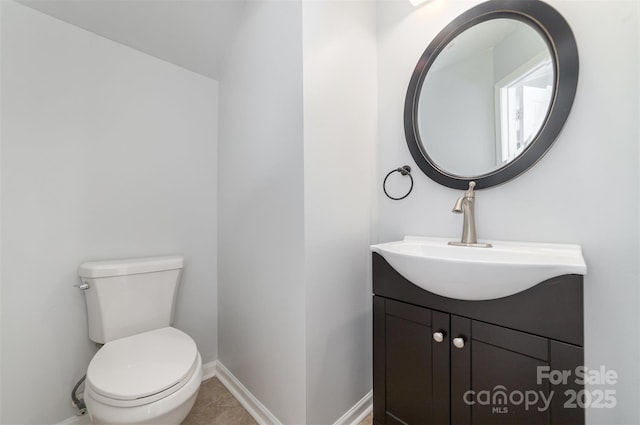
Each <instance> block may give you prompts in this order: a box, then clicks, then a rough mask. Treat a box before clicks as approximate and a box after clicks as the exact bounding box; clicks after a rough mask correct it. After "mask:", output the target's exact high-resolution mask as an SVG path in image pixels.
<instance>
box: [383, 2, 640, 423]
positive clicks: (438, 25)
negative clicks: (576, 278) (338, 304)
mask: <svg viewBox="0 0 640 425" xmlns="http://www.w3.org/2000/svg"><path fill="white" fill-rule="evenodd" d="M477 3H479V1H462V0H448V1H444V0H436V1H434V2H433V3H430V4H427V5H425V6H423V7H421V8H418V9H413V8H412V7H411V6H410V5H409V4H408V3H407V4H405V2H386V1H381V2H379V3H378V8H379V9H378V42H379V43H378V55H379V56H378V57H379V60H378V77H379V116H380V117H381V119H380V120H379V127H378V128H379V136H378V137H379V140H380V144H379V148H378V149H379V158H380V160H379V169H378V180H380V181H381V180H382V178H383V177H384V173H386V172H388V171H389V170H390V169H393V168H395V167H398V166H399V164H403V163H407V164H410V165H414V163H413V161H412V159H411V156H410V154H409V152H408V150H407V148H406V144H405V142H404V140H403V127H402V108H403V102H404V96H405V91H406V87H407V84H408V82H409V78H410V76H411V72H412V70H413V67H414V66H415V63H416V61H417V59H418V58H419V56H420V55H421V54H422V52H423V50H424V48H425V47H426V46H427V44H428V43H429V41H430V40H431V39H432V38H433V37H434V36H435V35H436V34H437V32H438V31H440V30H441V29H442V28H443V27H444V26H445V25H446V24H447V23H448V22H450V21H451V20H452V19H453V18H455V17H456V16H457V15H459V14H460V13H462V12H463V11H465V10H466V9H468V8H469V7H471V6H473V5H475V4H477ZM549 3H550V4H551V5H553V6H554V7H555V8H556V9H557V10H558V11H560V13H561V14H562V15H563V16H564V17H565V18H566V19H567V21H568V22H569V24H570V26H571V27H572V29H573V31H574V34H575V37H576V39H577V43H578V49H579V54H580V67H581V68H580V80H579V84H578V92H577V95H576V99H575V104H574V106H573V109H572V112H571V115H570V117H569V119H568V121H567V123H566V125H565V127H564V130H563V132H562V134H561V135H560V137H559V139H558V140H557V141H556V143H555V145H554V146H553V147H552V149H551V150H550V151H549V152H548V153H547V155H546V156H545V157H544V158H543V159H542V160H541V161H540V162H539V163H538V164H536V165H535V167H534V168H532V169H531V170H529V171H528V172H526V173H525V174H523V175H522V176H520V177H518V178H517V179H515V180H513V181H511V182H509V183H507V184H504V185H502V186H498V187H495V188H490V189H486V190H482V191H480V192H479V193H478V195H477V200H476V202H477V217H476V219H477V224H478V232H479V234H478V236H479V238H481V239H482V238H491V239H503V240H530V241H549V242H566V243H578V244H581V245H582V247H583V249H584V255H585V258H586V261H587V265H588V268H589V271H588V275H587V276H586V277H585V322H586V325H585V326H586V329H585V337H586V342H585V355H586V363H587V366H589V367H598V366H600V365H604V366H606V368H607V369H613V370H616V371H617V372H618V374H619V376H620V380H619V383H618V384H617V385H616V386H615V390H616V391H617V393H616V397H617V407H616V408H615V409H592V410H589V411H588V412H587V421H588V423H590V424H635V423H640V411H639V409H638V404H637V401H638V400H639V399H640V388H639V387H638V382H640V371H639V363H638V358H640V345H639V340H638V338H637V336H638V335H639V328H638V326H639V324H640V308H639V307H640V305H639V293H638V281H639V277H640V274H639V270H638V256H639V248H638V232H639V226H638V218H639V214H638V209H639V191H638V189H639V186H638V172H639V161H638V158H639V154H638V144H639V143H638V142H639V127H638V116H639V112H640V111H639V107H638V84H639V81H638V76H639V75H640V69H639V68H638V64H639V62H640V57H639V49H638V43H639V41H638V40H639V39H640V34H639V20H640V16H639V15H640V10H639V7H638V2H637V1H579V0H576V1H560V0H554V1H549ZM382 117H384V118H382ZM416 170H417V167H416ZM414 178H415V179H416V183H415V188H414V192H413V193H412V194H411V196H410V197H409V198H407V199H406V200H405V201H401V202H394V201H390V200H388V199H386V198H384V197H380V198H379V199H380V201H379V232H380V234H379V240H380V241H390V240H394V239H397V238H400V237H402V236H403V235H411V234H414V235H433V236H448V237H458V236H459V234H460V230H461V220H462V219H461V217H459V216H456V215H454V214H451V212H450V211H451V207H452V206H453V203H454V201H455V199H456V198H457V197H458V196H459V195H460V192H459V191H454V190H451V189H448V188H445V187H443V186H439V185H437V184H436V183H434V182H433V181H431V180H429V179H428V178H427V177H426V176H424V175H422V174H420V173H419V172H416V173H414Z"/></svg>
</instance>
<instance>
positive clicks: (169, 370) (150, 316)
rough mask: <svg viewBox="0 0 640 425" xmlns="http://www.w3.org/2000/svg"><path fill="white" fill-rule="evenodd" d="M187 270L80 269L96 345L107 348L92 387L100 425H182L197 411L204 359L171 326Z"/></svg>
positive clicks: (171, 260)
mask: <svg viewBox="0 0 640 425" xmlns="http://www.w3.org/2000/svg"><path fill="white" fill-rule="evenodd" d="M183 267H184V259H183V258H182V257H179V256H171V257H152V258H138V259H128V260H118V261H93V262H87V263H83V264H81V265H80V267H79V268H78V274H79V275H80V278H81V280H82V286H81V289H84V293H85V296H86V301H87V313H88V319H89V338H90V339H91V340H92V341H95V342H97V343H100V344H104V345H103V346H102V348H100V349H99V350H98V352H97V353H96V355H95V356H94V357H93V359H91V362H90V363H89V367H88V369H87V377H86V381H85V390H84V399H85V403H86V405H87V410H88V411H89V415H90V417H91V421H92V422H93V423H94V424H96V425H98V424H100V425H110V424H114V425H115V424H120V425H125V424H128V425H134V424H135V425H138V424H148V425H178V424H180V423H181V422H182V420H183V419H184V418H185V417H186V416H187V414H188V413H189V411H190V410H191V408H192V407H193V404H194V402H195V400H196V397H197V395H198V390H199V388H200V382H201V381H202V359H201V358H200V353H199V352H198V348H197V346H196V344H195V342H194V341H193V339H191V337H190V336H189V335H187V334H186V333H184V332H182V331H180V330H178V329H176V328H173V327H171V324H172V323H173V315H174V309H175V308H174V307H175V300H176V294H177V292H178V291H177V290H178V284H179V282H180V277H181V275H182V269H183Z"/></svg>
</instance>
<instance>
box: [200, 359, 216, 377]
mask: <svg viewBox="0 0 640 425" xmlns="http://www.w3.org/2000/svg"><path fill="white" fill-rule="evenodd" d="M217 365H218V361H217V360H214V361H212V362H209V363H205V364H203V365H202V380H203V381H206V380H207V379H209V378H213V377H214V376H216V366H217Z"/></svg>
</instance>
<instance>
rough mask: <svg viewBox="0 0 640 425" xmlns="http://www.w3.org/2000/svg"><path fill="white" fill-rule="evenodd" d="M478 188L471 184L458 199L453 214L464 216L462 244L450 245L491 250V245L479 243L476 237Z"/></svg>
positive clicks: (454, 243) (453, 243)
mask: <svg viewBox="0 0 640 425" xmlns="http://www.w3.org/2000/svg"><path fill="white" fill-rule="evenodd" d="M474 187H476V182H473V181H472V182H469V189H467V191H466V192H465V193H464V195H462V196H461V197H459V198H458V200H457V201H456V204H455V205H454V206H453V210H451V211H452V212H454V213H456V214H460V213H462V214H464V217H463V221H462V238H461V240H460V242H449V245H456V246H473V247H477V248H490V247H491V244H489V243H478V238H477V237H476V219H475V208H474V206H475V199H476V193H475V192H474V191H473V188H474Z"/></svg>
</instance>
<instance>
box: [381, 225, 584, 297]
mask: <svg viewBox="0 0 640 425" xmlns="http://www.w3.org/2000/svg"><path fill="white" fill-rule="evenodd" d="M453 240H456V239H455V238H431V237H418V236H405V238H404V240H402V241H397V242H388V243H381V244H377V245H371V251H372V252H377V253H378V254H380V255H382V257H384V259H385V260H387V262H388V263H389V264H390V265H391V266H392V267H393V268H394V269H395V270H396V271H397V272H398V273H400V274H401V275H402V276H403V277H404V278H405V279H407V280H409V281H410V282H411V283H413V284H415V285H417V286H419V287H421V288H423V289H426V290H427V291H430V292H433V293H434V294H438V295H442V296H443V297H449V298H455V299H460V300H490V299H495V298H502V297H506V296H509V295H513V294H517V293H518V292H522V291H524V290H526V289H529V288H531V287H532V286H535V285H537V284H538V283H540V282H542V281H544V280H547V279H549V278H552V277H555V276H561V275H564V274H580V275H584V274H586V273H587V266H586V264H585V262H584V258H583V257H582V248H581V247H580V246H579V245H565V244H546V243H530V242H501V241H482V242H488V243H491V244H492V245H493V247H492V248H472V247H464V246H451V245H448V242H449V241H453Z"/></svg>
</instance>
